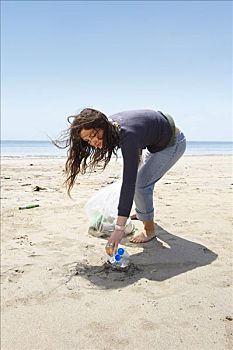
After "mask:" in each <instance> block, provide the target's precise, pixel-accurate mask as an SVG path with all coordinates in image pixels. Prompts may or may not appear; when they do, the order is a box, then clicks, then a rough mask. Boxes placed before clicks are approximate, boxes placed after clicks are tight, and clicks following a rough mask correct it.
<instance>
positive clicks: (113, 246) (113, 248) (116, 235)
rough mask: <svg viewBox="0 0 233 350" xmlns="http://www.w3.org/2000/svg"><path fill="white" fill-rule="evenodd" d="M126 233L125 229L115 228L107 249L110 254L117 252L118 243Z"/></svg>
mask: <svg viewBox="0 0 233 350" xmlns="http://www.w3.org/2000/svg"><path fill="white" fill-rule="evenodd" d="M124 235H125V231H124V230H119V229H115V230H114V231H113V233H112V234H111V236H110V238H109V240H108V243H107V245H106V247H105V250H106V252H107V254H108V255H110V256H113V255H114V254H115V253H116V252H117V248H118V244H119V243H120V241H121V240H122V238H123V237H124Z"/></svg>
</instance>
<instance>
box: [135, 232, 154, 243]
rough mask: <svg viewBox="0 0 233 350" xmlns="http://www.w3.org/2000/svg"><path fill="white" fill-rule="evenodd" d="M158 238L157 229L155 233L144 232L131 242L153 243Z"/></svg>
mask: <svg viewBox="0 0 233 350" xmlns="http://www.w3.org/2000/svg"><path fill="white" fill-rule="evenodd" d="M155 237H156V234H155V229H154V230H153V231H148V230H145V229H144V230H143V231H142V232H140V233H139V234H137V235H134V236H133V238H132V239H131V240H130V242H132V243H146V242H149V241H151V240H152V239H154V238H155Z"/></svg>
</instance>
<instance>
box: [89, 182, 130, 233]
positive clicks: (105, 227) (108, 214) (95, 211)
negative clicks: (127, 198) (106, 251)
mask: <svg viewBox="0 0 233 350" xmlns="http://www.w3.org/2000/svg"><path fill="white" fill-rule="evenodd" d="M120 190H121V181H116V182H114V183H112V184H110V185H108V186H106V187H104V188H101V189H100V190H99V191H98V192H96V193H95V194H94V195H93V196H92V197H91V198H90V199H89V200H88V202H87V203H86V205H85V211H86V214H87V218H88V221H89V224H90V227H89V233H91V234H92V235H94V236H96V237H100V236H102V235H103V234H107V235H110V234H111V232H112V231H114V227H115V224H116V218H117V207H118V202H119V197H120ZM133 230H134V227H133V225H132V222H131V219H130V218H129V219H128V220H127V223H126V228H125V232H126V233H127V234H129V233H132V232H133Z"/></svg>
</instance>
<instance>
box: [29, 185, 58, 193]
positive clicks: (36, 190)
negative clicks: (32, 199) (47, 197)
mask: <svg viewBox="0 0 233 350" xmlns="http://www.w3.org/2000/svg"><path fill="white" fill-rule="evenodd" d="M33 191H34V192H39V191H47V192H54V191H55V190H53V189H52V188H48V187H41V186H35V187H33Z"/></svg>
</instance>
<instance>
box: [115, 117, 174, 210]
mask: <svg viewBox="0 0 233 350" xmlns="http://www.w3.org/2000/svg"><path fill="white" fill-rule="evenodd" d="M110 118H111V119H112V120H113V121H115V122H117V123H118V124H119V125H120V142H119V146H120V148H121V152H122V156H123V164H124V167H123V182H122V186H121V193H120V200H119V205H118V215H120V216H126V217H129V215H130V211H131V208H132V204H133V198H134V192H135V184H136V179H137V170H138V163H139V153H140V152H141V150H142V149H144V148H147V149H148V150H149V152H151V153H155V152H158V151H161V150H162V149H164V148H165V147H166V146H167V145H168V144H169V141H170V140H171V137H172V128H171V126H170V123H169V121H168V120H167V119H166V117H165V116H164V115H163V114H162V113H161V112H155V111H153V110H135V111H124V112H120V113H117V114H114V115H112V116H111V117H110Z"/></svg>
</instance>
